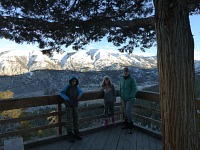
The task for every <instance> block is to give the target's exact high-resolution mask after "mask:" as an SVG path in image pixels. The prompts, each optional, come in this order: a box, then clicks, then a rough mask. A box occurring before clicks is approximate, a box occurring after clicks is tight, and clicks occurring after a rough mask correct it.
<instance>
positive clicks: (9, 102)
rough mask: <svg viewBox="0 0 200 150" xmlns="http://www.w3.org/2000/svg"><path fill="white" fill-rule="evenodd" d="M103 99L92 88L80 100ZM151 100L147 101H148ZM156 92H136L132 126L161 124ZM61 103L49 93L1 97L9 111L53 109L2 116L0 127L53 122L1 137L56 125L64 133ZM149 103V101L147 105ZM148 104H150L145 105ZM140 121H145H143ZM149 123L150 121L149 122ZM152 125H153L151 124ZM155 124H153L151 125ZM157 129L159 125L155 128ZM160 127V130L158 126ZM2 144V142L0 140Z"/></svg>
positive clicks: (92, 117) (3, 136) (0, 103)
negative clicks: (38, 95) (29, 113)
mask: <svg viewBox="0 0 200 150" xmlns="http://www.w3.org/2000/svg"><path fill="white" fill-rule="evenodd" d="M117 96H119V91H117ZM102 98H103V93H102V92H100V91H91V92H85V93H84V94H83V96H82V98H81V100H80V101H81V102H91V101H92V100H96V101H97V100H99V99H102ZM142 101H145V102H144V103H145V105H142V104H140V103H141V102H142ZM149 102H150V103H149ZM159 102H160V101H159V94H158V93H154V92H147V91H138V92H137V95H136V104H135V106H134V109H136V111H134V112H133V115H134V119H135V121H134V122H135V125H138V126H142V124H145V125H144V126H146V125H149V126H152V128H155V126H161V119H160V108H159ZM62 103H63V100H62V99H61V97H60V96H59V95H50V96H40V97H30V98H14V99H3V100H0V106H1V107H0V112H3V111H8V110H15V109H30V108H35V107H40V106H42V107H44V108H45V107H46V106H48V107H52V108H54V111H53V112H47V113H46V112H45V113H42V114H40V113H39V114H34V115H30V116H22V117H18V118H6V117H5V118H3V116H1V118H3V119H1V120H0V124H1V127H2V126H3V125H9V124H15V123H19V122H26V121H32V120H36V119H44V118H45V119H46V118H49V117H51V118H54V119H53V122H52V123H49V124H45V125H36V126H34V127H26V128H22V129H20V128H16V129H11V130H9V131H6V132H2V133H0V138H1V140H4V139H6V138H8V137H12V136H23V135H27V134H30V133H32V132H36V131H43V130H46V129H52V128H56V135H63V134H64V131H63V130H64V128H63V126H65V125H66V122H65V121H64V119H63V116H65V115H64V114H65V111H64V110H63V109H62V107H63V106H62ZM146 103H149V104H146ZM146 105H150V106H152V107H149V106H146ZM115 106H116V107H118V108H119V110H118V111H117V112H116V113H115V114H116V115H118V116H119V119H118V121H119V122H120V121H122V117H123V116H122V114H123V112H122V107H121V102H120V101H118V102H117V103H116V104H115ZM196 106H197V108H196V109H197V110H200V99H196ZM103 108H104V107H103V104H102V103H101V104H96V103H95V104H93V103H92V104H91V105H90V106H89V107H81V108H80V109H79V112H82V113H85V112H87V111H97V110H103ZM103 117H104V115H103V112H102V111H101V113H100V114H96V115H92V114H91V113H89V115H88V116H87V115H86V116H85V117H80V123H84V122H87V121H90V120H95V119H97V120H98V119H101V118H103ZM140 120H144V121H145V122H144V121H143V122H142V123H141V121H140ZM149 122H150V123H149ZM152 124H153V125H152ZM154 125H155V126H154ZM157 128H159V127H157ZM158 130H160V129H158ZM1 143H2V141H1Z"/></svg>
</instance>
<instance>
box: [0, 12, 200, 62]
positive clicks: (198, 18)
mask: <svg viewBox="0 0 200 150" xmlns="http://www.w3.org/2000/svg"><path fill="white" fill-rule="evenodd" d="M190 25H191V30H192V34H193V37H194V44H195V45H194V46H195V48H194V59H195V60H200V15H195V16H190ZM90 49H103V50H117V49H118V47H115V46H114V45H113V44H112V43H108V42H107V41H106V38H103V39H102V41H101V42H93V43H90V44H89V45H87V46H86V50H90ZM5 50H40V49H39V48H38V45H37V44H35V45H33V44H26V43H24V44H17V43H15V42H13V41H10V40H6V39H0V51H5ZM65 51H69V52H71V51H72V48H71V46H70V47H68V48H67V49H65ZM133 54H136V55H142V56H156V54H157V50H156V47H152V48H150V49H146V50H145V52H142V51H141V50H140V49H139V48H138V49H135V50H134V51H133Z"/></svg>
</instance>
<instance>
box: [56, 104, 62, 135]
mask: <svg viewBox="0 0 200 150" xmlns="http://www.w3.org/2000/svg"><path fill="white" fill-rule="evenodd" d="M57 111H58V117H57V123H58V129H57V134H58V135H62V122H61V118H62V105H61V102H58V106H57Z"/></svg>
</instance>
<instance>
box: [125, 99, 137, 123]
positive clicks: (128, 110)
mask: <svg viewBox="0 0 200 150" xmlns="http://www.w3.org/2000/svg"><path fill="white" fill-rule="evenodd" d="M122 102H123V108H124V117H125V119H127V120H128V122H132V118H133V117H132V116H133V115H132V112H133V105H134V103H135V101H124V100H122Z"/></svg>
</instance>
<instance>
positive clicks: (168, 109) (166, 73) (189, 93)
mask: <svg viewBox="0 0 200 150" xmlns="http://www.w3.org/2000/svg"><path fill="white" fill-rule="evenodd" d="M154 2H155V3H154V5H155V14H156V15H155V19H156V20H155V21H156V25H155V26H156V35H157V44H158V45H157V48H158V54H157V57H158V70H159V80H160V81H159V82H160V87H159V89H160V104H161V117H162V135H163V150H197V149H199V147H198V134H197V133H198V131H197V124H196V110H195V96H194V95H195V94H194V93H195V92H194V91H195V90H194V83H195V82H194V81H195V78H194V76H195V72H194V41H193V36H192V33H191V28H190V22H189V13H188V6H187V0H155V1H154Z"/></svg>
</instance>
